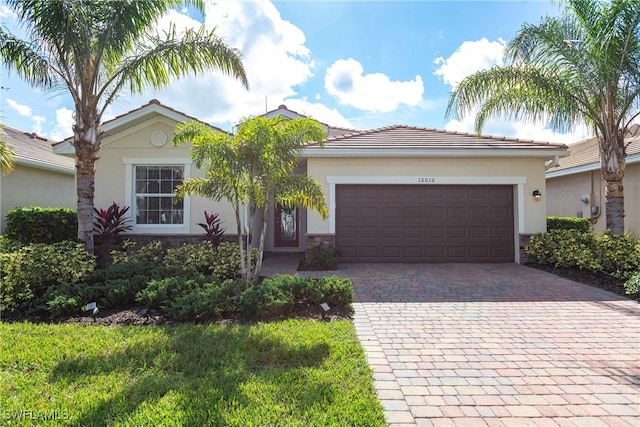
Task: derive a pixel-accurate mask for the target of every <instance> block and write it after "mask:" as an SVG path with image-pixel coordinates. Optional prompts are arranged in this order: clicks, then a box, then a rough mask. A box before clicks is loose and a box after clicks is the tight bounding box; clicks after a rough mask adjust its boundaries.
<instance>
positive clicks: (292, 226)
mask: <svg viewBox="0 0 640 427" xmlns="http://www.w3.org/2000/svg"><path fill="white" fill-rule="evenodd" d="M274 221H275V224H274V227H273V230H274V237H275V238H274V246H275V247H276V248H297V247H298V246H299V244H298V227H299V222H300V221H299V218H298V208H289V207H286V206H282V205H280V204H276V207H275V215H274Z"/></svg>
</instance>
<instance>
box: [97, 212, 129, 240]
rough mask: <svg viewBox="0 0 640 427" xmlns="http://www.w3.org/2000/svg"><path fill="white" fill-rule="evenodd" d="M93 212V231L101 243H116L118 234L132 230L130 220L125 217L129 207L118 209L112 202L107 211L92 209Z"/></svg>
mask: <svg viewBox="0 0 640 427" xmlns="http://www.w3.org/2000/svg"><path fill="white" fill-rule="evenodd" d="M93 210H94V212H95V221H94V223H93V231H95V233H96V234H97V235H98V236H100V239H101V240H102V243H109V242H111V241H117V239H118V236H120V233H123V232H125V231H129V230H131V229H132V226H131V225H130V223H131V218H128V217H126V216H125V215H126V214H127V212H128V211H129V206H123V207H120V205H118V204H117V203H116V202H113V203H112V204H111V206H109V207H108V208H107V209H100V210H98V209H96V208H94V209H93Z"/></svg>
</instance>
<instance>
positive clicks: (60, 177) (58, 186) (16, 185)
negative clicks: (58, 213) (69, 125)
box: [0, 125, 77, 234]
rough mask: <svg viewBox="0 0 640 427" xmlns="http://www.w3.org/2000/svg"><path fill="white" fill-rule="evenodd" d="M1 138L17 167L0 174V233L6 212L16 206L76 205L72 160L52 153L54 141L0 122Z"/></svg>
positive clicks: (65, 206)
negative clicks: (8, 147)
mask: <svg viewBox="0 0 640 427" xmlns="http://www.w3.org/2000/svg"><path fill="white" fill-rule="evenodd" d="M0 140H2V141H4V142H6V143H7V144H8V145H9V146H10V147H11V148H12V149H13V151H14V154H15V158H16V167H15V169H14V170H13V171H12V172H11V173H9V174H8V175H5V176H2V175H0V215H1V216H2V218H1V221H0V234H2V233H4V231H5V227H6V215H7V212H9V211H10V210H12V209H16V208H19V207H29V206H40V207H61V208H73V209H75V208H76V199H77V198H76V184H75V162H74V160H73V159H72V158H69V157H66V156H61V155H58V154H54V153H53V150H52V148H51V144H52V143H53V141H51V140H48V139H47V138H43V137H41V136H38V135H36V134H35V133H33V132H24V131H21V130H18V129H14V128H12V127H9V126H5V125H0Z"/></svg>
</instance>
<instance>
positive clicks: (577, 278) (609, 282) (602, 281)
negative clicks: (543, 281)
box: [525, 262, 629, 298]
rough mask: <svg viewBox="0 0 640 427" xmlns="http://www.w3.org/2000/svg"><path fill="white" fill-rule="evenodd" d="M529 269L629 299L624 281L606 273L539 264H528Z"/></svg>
mask: <svg viewBox="0 0 640 427" xmlns="http://www.w3.org/2000/svg"><path fill="white" fill-rule="evenodd" d="M525 265H526V266H527V267H532V268H536V269H538V270H543V271H546V272H548V273H551V274H555V275H556V276H559V277H563V278H565V279H569V280H573V281H574V282H579V283H582V284H585V285H589V286H593V287H596V288H600V289H604V290H605V291H609V292H613V293H614V294H618V295H622V296H624V297H627V298H629V295H627V294H626V292H625V288H624V280H620V279H616V278H615V277H612V276H611V275H610V274H607V273H604V272H596V271H589V270H583V269H579V268H570V267H554V266H552V265H544V264H538V263H531V262H530V263H526V264H525Z"/></svg>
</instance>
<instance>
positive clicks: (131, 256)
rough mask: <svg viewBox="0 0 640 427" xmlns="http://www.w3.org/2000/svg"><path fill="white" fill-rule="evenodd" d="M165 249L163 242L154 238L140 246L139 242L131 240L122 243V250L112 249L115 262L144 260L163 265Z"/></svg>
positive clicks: (112, 258)
mask: <svg viewBox="0 0 640 427" xmlns="http://www.w3.org/2000/svg"><path fill="white" fill-rule="evenodd" d="M163 259H164V249H163V247H162V242H161V241H159V240H154V241H152V242H149V243H147V244H146V245H144V246H142V247H140V248H138V244H137V243H136V242H133V241H131V240H125V241H124V242H123V243H122V250H121V251H111V260H112V262H113V263H114V264H118V263H124V262H143V263H152V264H156V265H162V262H163Z"/></svg>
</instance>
